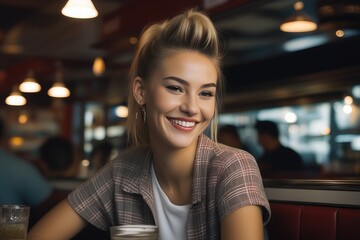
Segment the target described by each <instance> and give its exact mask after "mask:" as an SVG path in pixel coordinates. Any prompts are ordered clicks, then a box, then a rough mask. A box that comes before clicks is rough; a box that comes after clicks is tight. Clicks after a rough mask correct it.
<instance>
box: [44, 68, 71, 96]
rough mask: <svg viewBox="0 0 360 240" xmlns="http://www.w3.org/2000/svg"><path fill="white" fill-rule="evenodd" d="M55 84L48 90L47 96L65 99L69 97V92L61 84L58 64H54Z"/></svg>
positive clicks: (61, 76) (61, 78)
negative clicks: (55, 68)
mask: <svg viewBox="0 0 360 240" xmlns="http://www.w3.org/2000/svg"><path fill="white" fill-rule="evenodd" d="M56 67H57V70H56V72H55V83H54V84H53V85H52V87H51V88H50V89H49V90H48V92H47V93H48V95H49V96H50V97H55V98H66V97H69V96H70V90H69V89H68V88H67V87H66V86H65V84H64V83H63V71H62V65H61V63H60V62H58V63H57V64H56Z"/></svg>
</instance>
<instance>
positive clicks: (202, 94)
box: [200, 91, 215, 97]
mask: <svg viewBox="0 0 360 240" xmlns="http://www.w3.org/2000/svg"><path fill="white" fill-rule="evenodd" d="M200 95H201V96H203V97H213V96H215V94H214V93H213V92H208V91H204V92H201V93H200Z"/></svg>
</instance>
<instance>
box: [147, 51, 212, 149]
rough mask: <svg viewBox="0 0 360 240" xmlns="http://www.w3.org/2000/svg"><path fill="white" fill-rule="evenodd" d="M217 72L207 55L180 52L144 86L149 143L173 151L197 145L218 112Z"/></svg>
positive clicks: (168, 59)
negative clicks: (216, 108) (216, 103)
mask: <svg viewBox="0 0 360 240" xmlns="http://www.w3.org/2000/svg"><path fill="white" fill-rule="evenodd" d="M216 84H217V70H216V67H215V65H214V64H213V62H212V61H211V60H210V59H209V58H208V57H206V56H205V55H203V54H201V53H198V52H195V51H190V50H189V51H179V52H176V53H174V54H172V55H170V56H168V57H167V58H166V59H164V61H163V64H162V66H161V67H160V68H159V69H156V70H155V71H154V73H153V74H152V76H151V77H150V79H149V81H148V82H147V84H146V85H145V88H144V89H145V90H144V96H145V103H146V113H147V121H148V124H149V131H150V132H149V134H150V141H154V142H155V143H156V144H162V145H168V146H169V147H171V148H185V147H187V146H190V145H191V144H196V143H197V138H198V136H199V135H200V134H201V133H203V132H204V131H205V129H206V128H207V126H208V125H209V123H210V122H211V119H212V117H213V116H214V113H215V102H216V99H215V98H216Z"/></svg>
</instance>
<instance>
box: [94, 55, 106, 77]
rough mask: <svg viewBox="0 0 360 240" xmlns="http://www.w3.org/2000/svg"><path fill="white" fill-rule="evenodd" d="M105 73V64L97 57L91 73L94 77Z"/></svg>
mask: <svg viewBox="0 0 360 240" xmlns="http://www.w3.org/2000/svg"><path fill="white" fill-rule="evenodd" d="M104 72H105V62H104V59H102V58H101V57H97V58H95V60H94V63H93V73H94V74H95V75H96V76H101V75H102V74H103V73H104Z"/></svg>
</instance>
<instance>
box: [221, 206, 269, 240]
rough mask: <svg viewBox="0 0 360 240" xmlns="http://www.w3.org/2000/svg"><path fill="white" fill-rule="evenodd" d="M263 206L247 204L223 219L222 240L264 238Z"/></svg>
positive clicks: (261, 239) (260, 239)
mask: <svg viewBox="0 0 360 240" xmlns="http://www.w3.org/2000/svg"><path fill="white" fill-rule="evenodd" d="M263 239H264V229H263V221H262V214H261V208H260V207H259V206H246V207H242V208H239V209H237V210H236V211H235V212H233V213H231V214H230V215H228V216H226V217H224V219H222V220H221V240H263Z"/></svg>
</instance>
